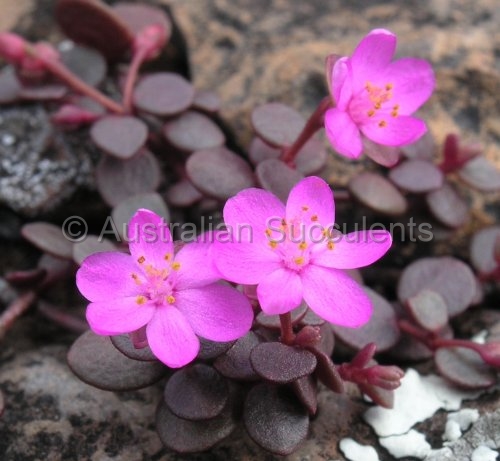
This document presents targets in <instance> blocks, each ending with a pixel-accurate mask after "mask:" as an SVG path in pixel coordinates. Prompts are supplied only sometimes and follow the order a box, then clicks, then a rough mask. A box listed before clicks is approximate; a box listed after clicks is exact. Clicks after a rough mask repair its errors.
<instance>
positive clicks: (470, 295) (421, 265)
mask: <svg viewBox="0 0 500 461" xmlns="http://www.w3.org/2000/svg"><path fill="white" fill-rule="evenodd" d="M424 289H428V290H432V291H435V292H436V293H438V294H440V295H441V296H442V297H443V299H444V300H445V302H446V306H447V308H448V315H449V316H450V317H453V316H455V315H457V314H460V313H461V312H463V311H464V310H465V309H467V307H469V306H470V304H471V303H472V300H473V299H474V296H475V294H476V279H475V277H474V274H473V272H472V271H471V269H470V268H469V266H467V265H466V264H465V263H463V262H462V261H459V260H458V259H455V258H451V257H438V258H422V259H419V260H417V261H415V262H413V263H411V264H410V265H409V266H407V267H406V269H405V270H404V271H403V274H402V275H401V278H400V279H399V284H398V297H399V300H400V301H401V302H402V303H405V302H406V301H407V300H408V299H410V298H412V297H413V296H416V295H418V293H420V292H421V291H422V290H424Z"/></svg>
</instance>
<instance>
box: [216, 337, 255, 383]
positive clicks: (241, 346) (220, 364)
mask: <svg viewBox="0 0 500 461" xmlns="http://www.w3.org/2000/svg"><path fill="white" fill-rule="evenodd" d="M260 343H261V339H260V338H259V336H257V335H256V334H255V333H253V332H251V331H250V332H249V333H247V334H246V335H245V336H243V338H240V339H238V341H236V342H235V343H234V345H233V347H231V349H229V350H228V351H227V352H226V353H225V354H222V355H220V356H219V357H217V359H216V360H215V362H214V367H215V369H216V370H217V371H218V372H219V373H220V374H221V375H223V376H225V377H227V378H231V379H238V380H242V381H255V380H257V379H259V375H257V373H255V370H254V369H253V367H252V364H251V363H250V353H251V352H252V349H253V348H254V347H255V346H257V345H258V344H260Z"/></svg>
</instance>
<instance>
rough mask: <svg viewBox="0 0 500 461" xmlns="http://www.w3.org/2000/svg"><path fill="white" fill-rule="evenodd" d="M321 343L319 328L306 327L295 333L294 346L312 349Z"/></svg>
mask: <svg viewBox="0 0 500 461" xmlns="http://www.w3.org/2000/svg"><path fill="white" fill-rule="evenodd" d="M320 341H321V330H320V328H319V327H313V326H311V325H306V326H305V327H304V328H302V330H300V331H299V332H298V333H297V336H296V337H295V344H297V345H298V346H302V347H312V346H316V345H317V344H319V342H320Z"/></svg>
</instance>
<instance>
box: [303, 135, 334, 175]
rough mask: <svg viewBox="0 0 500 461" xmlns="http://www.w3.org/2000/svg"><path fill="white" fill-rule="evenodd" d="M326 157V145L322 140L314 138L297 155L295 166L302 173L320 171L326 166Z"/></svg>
mask: <svg viewBox="0 0 500 461" xmlns="http://www.w3.org/2000/svg"><path fill="white" fill-rule="evenodd" d="M326 159H327V152H326V149H325V145H324V144H323V142H321V141H320V140H318V139H315V138H312V139H310V140H309V141H307V142H306V144H305V145H304V147H303V148H302V149H300V151H299V153H298V154H297V157H295V166H296V167H297V170H299V171H300V172H301V173H302V174H304V175H305V176H309V175H311V174H314V173H317V172H318V171H320V170H321V169H322V168H323V167H324V166H325V164H326Z"/></svg>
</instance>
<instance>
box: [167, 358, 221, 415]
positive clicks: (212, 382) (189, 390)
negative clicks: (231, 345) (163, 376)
mask: <svg viewBox="0 0 500 461" xmlns="http://www.w3.org/2000/svg"><path fill="white" fill-rule="evenodd" d="M228 397H229V385H228V383H227V381H226V379H225V378H223V377H222V376H221V375H220V374H219V373H218V372H217V371H215V370H214V369H213V368H212V367H211V366H209V365H204V364H202V363H197V364H195V365H192V366H188V367H186V368H184V369H182V370H179V371H176V372H175V373H174V374H173V375H172V376H171V377H170V379H169V380H168V382H167V385H166V387H165V392H164V399H165V403H166V404H167V407H168V408H169V410H170V411H171V412H172V413H173V414H174V415H176V416H177V417H179V418H182V419H189V420H190V421H200V420H207V419H212V418H215V417H216V416H217V415H219V414H220V413H221V412H222V410H223V409H224V407H225V406H226V403H227V401H228Z"/></svg>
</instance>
